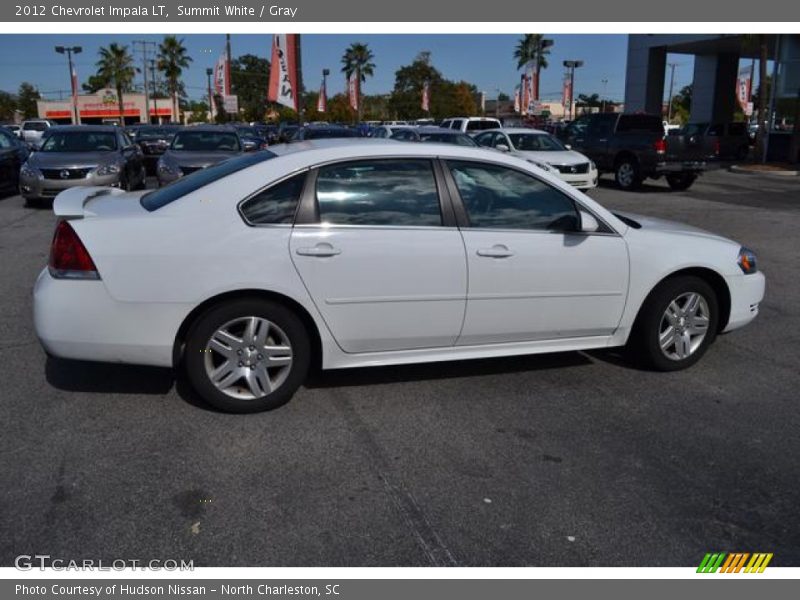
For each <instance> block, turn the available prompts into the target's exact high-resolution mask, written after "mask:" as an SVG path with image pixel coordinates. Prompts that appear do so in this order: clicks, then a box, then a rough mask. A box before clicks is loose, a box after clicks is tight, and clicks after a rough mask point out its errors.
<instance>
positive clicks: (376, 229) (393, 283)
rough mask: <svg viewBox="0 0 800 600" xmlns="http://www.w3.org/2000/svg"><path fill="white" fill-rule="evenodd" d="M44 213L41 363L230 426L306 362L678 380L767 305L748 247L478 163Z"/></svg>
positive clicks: (435, 162)
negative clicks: (226, 414) (602, 354)
mask: <svg viewBox="0 0 800 600" xmlns="http://www.w3.org/2000/svg"><path fill="white" fill-rule="evenodd" d="M54 211H55V213H56V215H57V216H58V218H59V220H58V224H57V226H56V232H55V236H54V239H53V244H52V249H51V255H50V262H49V265H48V266H47V267H46V268H45V269H44V270H43V271H42V272H41V274H40V275H39V278H38V280H37V282H36V286H35V290H34V320H35V326H36V332H37V334H38V337H39V339H40V340H41V343H42V344H43V346H44V348H45V349H46V351H47V352H48V353H49V354H50V355H54V356H57V357H64V358H71V359H83V360H92V361H107V362H121V363H134V364H143V365H158V366H166V367H175V368H182V369H185V371H186V373H187V375H188V379H189V381H190V382H191V383H192V385H193V386H194V387H195V389H196V390H197V391H198V392H199V394H200V395H201V396H203V397H204V398H205V399H206V400H207V401H208V402H209V403H211V404H212V405H214V406H216V407H218V408H220V409H223V410H227V411H235V412H251V411H259V410H265V409H269V408H274V407H276V406H279V405H281V404H282V403H284V402H286V401H288V400H289V398H290V397H291V396H292V394H293V393H294V392H295V390H296V389H297V388H298V386H300V385H301V384H302V383H303V381H304V379H305V377H306V374H307V372H308V370H309V367H310V365H311V364H312V363H314V364H318V365H320V366H321V368H323V369H339V368H346V367H363V366H372V365H394V364H402V363H418V362H428V361H443V360H455V359H468V358H484V357H492V356H510V355H517V354H535V353H541V352H557V351H565V350H587V349H591V348H607V347H613V346H627V348H629V349H630V350H631V356H632V358H633V359H635V360H637V361H640V362H642V363H643V364H645V365H648V366H649V367H651V368H654V369H658V370H662V371H671V370H677V369H682V368H685V367H688V366H690V365H692V364H694V363H695V362H696V361H697V360H698V359H699V358H700V357H701V356H702V355H703V353H704V352H705V351H706V350H707V349H708V347H709V346H710V344H711V342H712V341H713V340H714V338H715V337H716V336H717V334H718V333H722V332H727V331H731V330H733V329H736V328H738V327H741V326H742V325H745V324H746V323H749V322H750V321H751V320H752V319H753V318H754V317H755V316H756V314H757V313H758V306H759V303H760V302H761V300H762V297H763V295H764V277H763V275H762V274H761V273H760V272H759V271H758V270H757V267H756V259H755V256H754V255H753V253H752V252H751V251H750V250H747V249H746V248H743V247H742V246H741V245H740V244H738V243H736V242H732V241H730V240H727V239H725V238H722V237H719V236H717V235H714V234H711V233H707V232H704V231H701V230H698V229H695V228H692V227H687V226H683V225H679V224H676V223H671V222H666V221H658V220H655V219H647V218H640V217H633V216H626V215H620V214H615V213H612V212H610V211H608V210H606V209H605V208H603V207H602V206H600V205H599V204H597V203H596V202H595V201H593V200H592V199H591V198H589V197H587V196H585V195H584V194H583V193H581V192H579V191H577V190H575V189H574V188H573V187H572V186H570V185H568V184H565V183H564V182H563V181H561V180H560V179H558V178H556V177H555V176H553V175H551V174H550V173H548V172H545V171H543V170H541V169H539V168H537V167H535V166H534V165H532V164H531V163H530V162H527V161H525V160H521V159H518V158H515V157H513V156H510V155H508V154H500V153H494V152H492V153H488V152H486V150H483V149H480V148H466V147H460V146H453V145H437V144H398V143H396V142H391V141H383V140H336V139H331V140H318V141H311V142H300V143H294V144H290V145H283V146H274V147H272V148H271V149H270V150H269V151H261V152H255V153H252V154H248V155H244V156H241V157H239V158H234V159H231V160H228V161H225V162H223V163H220V164H218V165H216V166H213V167H209V168H208V169H205V170H203V171H198V172H196V173H193V174H192V175H189V176H187V177H183V178H181V179H180V180H178V181H177V182H175V183H173V184H171V185H168V186H166V187H164V188H161V189H159V190H155V191H149V192H129V193H126V192H123V191H122V190H118V189H111V188H73V189H70V190H67V191H65V192H62V193H61V194H59V196H58V197H57V198H56V199H55V203H54Z"/></svg>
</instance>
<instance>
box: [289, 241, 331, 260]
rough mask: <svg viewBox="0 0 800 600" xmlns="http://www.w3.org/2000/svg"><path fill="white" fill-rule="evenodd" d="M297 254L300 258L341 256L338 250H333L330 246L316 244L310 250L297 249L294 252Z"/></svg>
mask: <svg viewBox="0 0 800 600" xmlns="http://www.w3.org/2000/svg"><path fill="white" fill-rule="evenodd" d="M295 252H297V254H299V255H300V256H318V257H325V256H336V255H337V254H341V253H342V251H341V250H339V249H338V248H334V247H333V246H331V245H330V244H326V243H322V244H317V245H316V246H313V247H311V248H298V249H297V250H295Z"/></svg>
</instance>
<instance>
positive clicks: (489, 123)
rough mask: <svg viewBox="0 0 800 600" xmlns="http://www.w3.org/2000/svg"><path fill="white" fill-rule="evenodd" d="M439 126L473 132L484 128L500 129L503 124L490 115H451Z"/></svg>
mask: <svg viewBox="0 0 800 600" xmlns="http://www.w3.org/2000/svg"><path fill="white" fill-rule="evenodd" d="M439 126H440V127H444V128H445V129H455V130H457V131H460V132H462V133H475V132H476V131H485V130H486V129H500V128H501V127H502V126H503V124H502V123H500V121H499V120H498V119H493V118H491V117H451V118H449V119H445V120H444V121H442V122H441V123H440V124H439Z"/></svg>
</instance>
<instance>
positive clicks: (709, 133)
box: [678, 123, 750, 160]
mask: <svg viewBox="0 0 800 600" xmlns="http://www.w3.org/2000/svg"><path fill="white" fill-rule="evenodd" d="M678 131H679V133H680V134H681V135H682V136H683V137H684V139H685V140H686V146H687V147H688V148H692V149H694V150H696V151H698V152H700V153H701V154H702V155H703V156H704V157H705V158H706V160H744V159H746V158H747V155H748V154H750V136H749V133H748V129H747V123H689V124H688V125H685V126H684V127H683V128H681V129H679V130H678Z"/></svg>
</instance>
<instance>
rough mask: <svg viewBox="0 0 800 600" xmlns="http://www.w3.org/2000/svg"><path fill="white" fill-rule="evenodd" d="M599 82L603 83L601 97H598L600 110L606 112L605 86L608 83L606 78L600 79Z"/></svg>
mask: <svg viewBox="0 0 800 600" xmlns="http://www.w3.org/2000/svg"><path fill="white" fill-rule="evenodd" d="M600 83H602V84H603V97H602V98H601V99H600V112H601V113H604V112H606V86H607V85H608V79H601V80H600Z"/></svg>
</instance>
